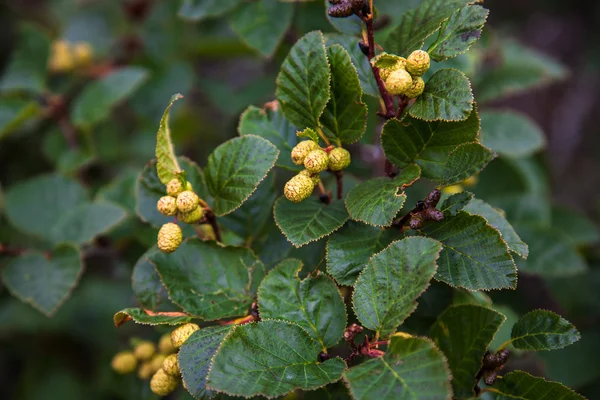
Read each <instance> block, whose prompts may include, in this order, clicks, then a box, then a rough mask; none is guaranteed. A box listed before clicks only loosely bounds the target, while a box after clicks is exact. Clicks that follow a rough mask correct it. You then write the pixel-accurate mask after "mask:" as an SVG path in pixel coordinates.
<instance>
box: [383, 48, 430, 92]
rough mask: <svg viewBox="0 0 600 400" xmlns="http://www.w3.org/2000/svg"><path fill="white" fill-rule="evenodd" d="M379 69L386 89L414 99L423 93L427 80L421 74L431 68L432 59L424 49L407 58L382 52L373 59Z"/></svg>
mask: <svg viewBox="0 0 600 400" xmlns="http://www.w3.org/2000/svg"><path fill="white" fill-rule="evenodd" d="M371 63H372V64H373V66H374V67H377V68H378V69H379V75H380V76H381V79H382V80H383V83H384V84H385V88H386V90H387V91H388V92H389V93H390V94H392V95H394V96H400V95H404V96H406V97H408V98H410V99H414V98H417V97H419V96H420V95H421V94H423V91H424V90H425V81H423V78H421V76H422V75H423V74H424V73H425V72H427V71H428V70H429V67H430V66H431V60H430V58H429V54H428V53H427V52H426V51H423V50H415V51H413V52H412V53H411V54H410V55H409V56H408V57H407V58H404V57H399V56H396V55H393V54H388V53H382V54H380V55H378V56H377V57H375V58H373V60H371Z"/></svg>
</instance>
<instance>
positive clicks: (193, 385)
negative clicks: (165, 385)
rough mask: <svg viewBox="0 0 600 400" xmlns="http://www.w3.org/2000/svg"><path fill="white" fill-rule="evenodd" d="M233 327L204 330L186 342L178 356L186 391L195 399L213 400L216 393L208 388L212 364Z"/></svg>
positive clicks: (226, 326) (216, 327) (214, 327)
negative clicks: (207, 383)
mask: <svg viewBox="0 0 600 400" xmlns="http://www.w3.org/2000/svg"><path fill="white" fill-rule="evenodd" d="M232 329H233V326H231V325H225V326H210V327H207V328H202V329H200V330H198V331H196V332H194V334H193V335H192V336H190V337H189V338H188V340H186V341H185V343H184V344H183V346H181V349H180V350H179V353H178V355H177V357H178V360H179V368H180V370H181V376H182V377H183V382H184V384H185V387H186V389H187V390H188V391H189V392H190V394H191V395H192V396H194V398H195V399H211V398H213V397H215V396H216V393H215V392H213V391H212V390H209V389H207V388H206V377H207V375H208V371H209V369H210V362H211V360H212V358H213V356H214V355H215V353H216V352H217V349H218V348H219V346H220V345H221V342H222V341H223V339H224V338H225V336H227V335H228V334H229V332H231V330H232Z"/></svg>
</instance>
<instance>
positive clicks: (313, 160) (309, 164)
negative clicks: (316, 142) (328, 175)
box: [304, 149, 329, 174]
mask: <svg viewBox="0 0 600 400" xmlns="http://www.w3.org/2000/svg"><path fill="white" fill-rule="evenodd" d="M328 163H329V158H328V157H327V153H326V152H325V151H324V150H322V149H317V150H313V151H311V152H310V153H308V155H307V156H306V158H305V159H304V168H306V170H307V171H308V172H310V173H313V174H318V173H319V172H323V171H325V170H326V169H327V164H328Z"/></svg>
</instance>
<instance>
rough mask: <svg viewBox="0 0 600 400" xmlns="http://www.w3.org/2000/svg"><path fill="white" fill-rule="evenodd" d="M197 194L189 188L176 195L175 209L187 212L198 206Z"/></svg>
mask: <svg viewBox="0 0 600 400" xmlns="http://www.w3.org/2000/svg"><path fill="white" fill-rule="evenodd" d="M198 203H199V199H198V195H197V194H196V193H194V192H192V191H191V190H185V191H183V192H181V193H179V195H178V196H177V209H178V210H179V211H181V212H182V213H189V212H192V211H194V210H195V209H196V208H198Z"/></svg>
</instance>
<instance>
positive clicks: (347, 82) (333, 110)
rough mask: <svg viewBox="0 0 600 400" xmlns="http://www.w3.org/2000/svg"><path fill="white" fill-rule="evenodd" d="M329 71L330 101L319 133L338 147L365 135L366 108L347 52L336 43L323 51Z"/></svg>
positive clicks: (322, 116) (324, 112) (356, 75)
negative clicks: (325, 54) (334, 142)
mask: <svg viewBox="0 0 600 400" xmlns="http://www.w3.org/2000/svg"><path fill="white" fill-rule="evenodd" d="M327 57H328V60H329V66H330V69H331V98H330V99H329V102H328V103H327V107H325V111H323V115H321V123H322V124H323V132H324V133H325V135H327V136H328V137H329V138H331V139H333V140H335V141H336V142H337V143H338V144H341V143H344V144H349V143H354V142H356V141H358V140H359V139H360V138H361V137H362V135H363V134H364V133H365V129H366V127H367V105H366V104H365V103H363V102H362V88H361V87H360V81H359V80H358V74H357V72H356V68H355V67H354V65H352V59H351V58H350V55H349V54H348V52H347V51H346V50H345V49H344V48H343V47H342V46H340V45H339V44H336V45H333V46H330V47H328V48H327Z"/></svg>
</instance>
